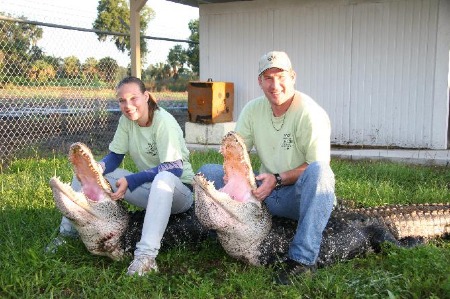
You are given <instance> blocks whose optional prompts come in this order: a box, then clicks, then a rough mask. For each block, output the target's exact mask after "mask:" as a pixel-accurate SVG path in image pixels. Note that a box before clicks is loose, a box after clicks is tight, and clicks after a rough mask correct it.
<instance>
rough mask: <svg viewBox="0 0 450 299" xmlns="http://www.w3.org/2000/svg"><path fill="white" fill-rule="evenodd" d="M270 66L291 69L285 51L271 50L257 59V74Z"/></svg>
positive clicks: (285, 69)
mask: <svg viewBox="0 0 450 299" xmlns="http://www.w3.org/2000/svg"><path fill="white" fill-rule="evenodd" d="M270 68H277V69H281V70H283V71H290V70H292V64H291V60H290V59H289V57H288V55H287V54H286V53H285V52H280V51H271V52H269V53H267V54H264V55H263V56H262V57H261V58H260V59H259V70H258V76H260V75H261V74H262V73H263V72H264V71H265V70H268V69H270Z"/></svg>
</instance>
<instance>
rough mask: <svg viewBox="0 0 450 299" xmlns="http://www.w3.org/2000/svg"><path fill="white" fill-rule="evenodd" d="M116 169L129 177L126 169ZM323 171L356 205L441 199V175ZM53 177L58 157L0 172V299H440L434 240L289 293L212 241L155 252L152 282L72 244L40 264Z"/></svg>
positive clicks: (345, 167) (399, 169)
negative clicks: (156, 269) (330, 173)
mask: <svg viewBox="0 0 450 299" xmlns="http://www.w3.org/2000/svg"><path fill="white" fill-rule="evenodd" d="M191 161H192V164H193V167H194V170H197V169H198V168H199V167H200V165H202V164H203V163H221V162H222V159H221V157H220V155H219V154H217V153H216V152H193V153H192V155H191ZM252 164H253V165H254V166H255V165H256V164H257V159H256V158H255V157H252ZM124 165H125V167H127V168H129V169H131V170H133V168H134V166H133V164H132V163H131V162H130V160H125V162H124ZM332 168H333V170H334V171H335V174H336V194H337V196H338V197H339V198H343V199H347V200H352V201H354V202H355V204H356V205H359V206H375V205H382V204H391V203H423V202H448V201H449V199H450V190H449V182H450V171H449V168H445V167H425V166H408V165H402V164H394V163H388V162H349V161H341V160H334V161H333V162H332ZM54 175H57V176H60V177H61V178H62V179H63V180H64V181H66V182H69V181H70V180H71V176H72V171H71V168H70V165H69V163H68V161H67V158H66V157H64V156H57V157H54V158H40V157H39V155H38V154H36V156H35V157H33V158H27V159H20V160H15V161H12V162H11V163H10V164H9V165H8V167H7V168H6V167H4V168H2V169H0V270H1V272H0V298H450V295H449V294H450V267H449V265H450V242H448V241H444V240H437V241H433V242H431V243H430V244H428V245H426V246H419V247H416V248H413V249H402V248H396V247H393V246H388V245H386V246H384V248H383V250H382V252H381V253H379V254H369V255H367V256H365V257H361V258H357V259H354V260H352V261H349V262H342V263H338V264H336V265H333V266H331V267H328V268H325V269H320V270H319V271H318V272H317V273H316V274H315V275H314V276H311V277H309V276H308V277H305V278H304V279H303V280H302V281H299V282H298V283H297V284H296V285H294V286H290V287H282V286H275V285H273V284H272V283H271V281H272V274H273V270H272V269H271V268H259V267H253V266H249V265H246V264H243V263H241V262H238V261H236V260H233V259H231V258H229V257H228V256H227V255H226V254H225V252H224V251H223V250H222V249H221V247H220V245H219V244H217V243H216V242H215V241H212V240H209V241H206V242H204V243H203V244H200V246H199V247H197V248H191V247H184V246H182V247H180V248H176V249H172V250H170V251H167V252H163V253H161V254H160V255H159V256H158V265H159V268H160V273H158V274H157V275H149V276H146V277H127V276H126V275H125V272H126V268H127V266H128V264H129V262H130V260H129V259H127V260H124V261H120V262H114V261H112V260H110V259H108V258H106V257H99V256H94V255H91V254H89V253H88V252H87V251H86V249H85V248H84V246H83V244H82V243H81V242H80V241H79V240H70V241H69V243H68V244H67V245H66V246H64V247H63V248H62V249H61V250H60V251H58V252H57V253H56V254H54V255H46V254H44V252H43V248H44V247H45V245H46V244H47V243H48V242H49V241H50V240H51V239H52V237H54V236H55V235H56V232H57V231H56V228H57V226H58V224H59V221H60V218H61V215H60V213H59V212H58V211H57V209H56V208H55V206H54V202H53V198H52V194H51V190H50V188H49V186H48V181H49V179H50V177H52V176H54Z"/></svg>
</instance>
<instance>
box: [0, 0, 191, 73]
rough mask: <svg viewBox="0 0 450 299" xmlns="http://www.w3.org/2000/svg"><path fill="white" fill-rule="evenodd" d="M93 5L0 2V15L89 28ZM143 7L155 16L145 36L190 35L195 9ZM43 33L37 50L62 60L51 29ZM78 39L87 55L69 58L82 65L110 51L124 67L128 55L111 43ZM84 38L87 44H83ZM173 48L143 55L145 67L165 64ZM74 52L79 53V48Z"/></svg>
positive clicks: (161, 4)
mask: <svg viewBox="0 0 450 299" xmlns="http://www.w3.org/2000/svg"><path fill="white" fill-rule="evenodd" d="M97 4H98V1H97V0H0V11H1V12H5V13H8V14H10V15H12V16H15V17H19V16H25V17H26V18H27V19H28V20H32V21H38V22H45V23H54V24H58V25H66V26H73V27H81V28H92V23H93V22H94V20H95V19H96V17H97ZM146 5H147V6H149V7H151V8H152V9H153V10H154V11H155V13H156V16H155V18H154V19H153V20H152V21H151V22H150V23H149V26H148V28H147V32H146V35H148V36H154V37H168V38H173V39H182V40H187V39H188V37H189V35H190V31H189V27H188V23H189V21H190V20H193V19H198V8H196V7H191V6H187V5H182V4H177V3H173V2H170V1H166V0H148V1H147V4H146ZM43 30H44V34H43V38H42V40H41V41H39V42H38V46H39V47H41V48H43V49H44V51H45V53H46V54H47V55H54V56H56V57H63V58H64V57H67V56H69V55H67V48H66V49H63V47H62V46H61V44H60V43H58V41H57V40H54V39H57V38H58V37H56V36H55V35H54V34H50V32H52V30H54V29H51V28H48V27H43ZM53 32H54V31H53ZM46 33H47V34H46ZM79 36H80V37H81V36H83V38H82V40H80V41H79V42H80V43H89V48H90V51H85V50H84V51H82V52H80V53H71V55H75V56H77V57H78V58H79V59H80V60H81V61H82V62H84V60H85V59H86V58H87V57H95V58H97V59H100V58H103V57H106V56H111V55H108V53H111V51H114V53H117V54H116V55H114V56H113V57H114V58H115V59H116V60H118V63H119V65H121V66H127V65H128V63H129V56H128V54H127V53H120V52H119V51H118V50H117V49H116V48H115V46H114V45H113V43H108V44H109V45H108V44H106V43H101V42H99V41H98V40H97V39H96V37H95V35H94V34H89V37H88V36H87V35H86V34H85V35H81V34H79ZM86 38H88V39H89V40H88V41H87V40H86ZM52 39H53V40H52ZM175 44H176V43H164V42H159V43H158V44H157V50H154V51H152V52H151V54H152V55H147V56H148V59H147V65H148V64H155V63H157V62H165V60H166V58H167V53H168V51H169V49H170V48H172V47H173V46H174V45H175ZM75 48H78V49H79V47H74V49H75ZM63 51H64V52H63Z"/></svg>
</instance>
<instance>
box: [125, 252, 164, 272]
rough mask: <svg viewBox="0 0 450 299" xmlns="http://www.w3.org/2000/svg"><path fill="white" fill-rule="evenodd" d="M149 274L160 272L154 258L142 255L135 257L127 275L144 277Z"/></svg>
mask: <svg viewBox="0 0 450 299" xmlns="http://www.w3.org/2000/svg"><path fill="white" fill-rule="evenodd" d="M149 272H158V266H157V265H156V260H155V258H154V257H152V256H149V255H146V254H142V255H137V256H135V257H134V260H133V261H132V262H131V264H130V266H129V267H128V271H127V275H130V276H132V275H135V274H137V275H139V276H143V275H145V274H147V273H149Z"/></svg>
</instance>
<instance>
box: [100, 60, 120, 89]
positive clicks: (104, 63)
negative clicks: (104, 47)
mask: <svg viewBox="0 0 450 299" xmlns="http://www.w3.org/2000/svg"><path fill="white" fill-rule="evenodd" d="M97 69H98V73H99V75H100V78H101V79H102V80H103V81H105V82H108V83H113V82H115V81H116V77H117V72H118V70H119V64H118V63H117V61H115V60H114V59H113V58H111V57H104V58H102V59H100V60H99V62H98V65H97Z"/></svg>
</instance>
